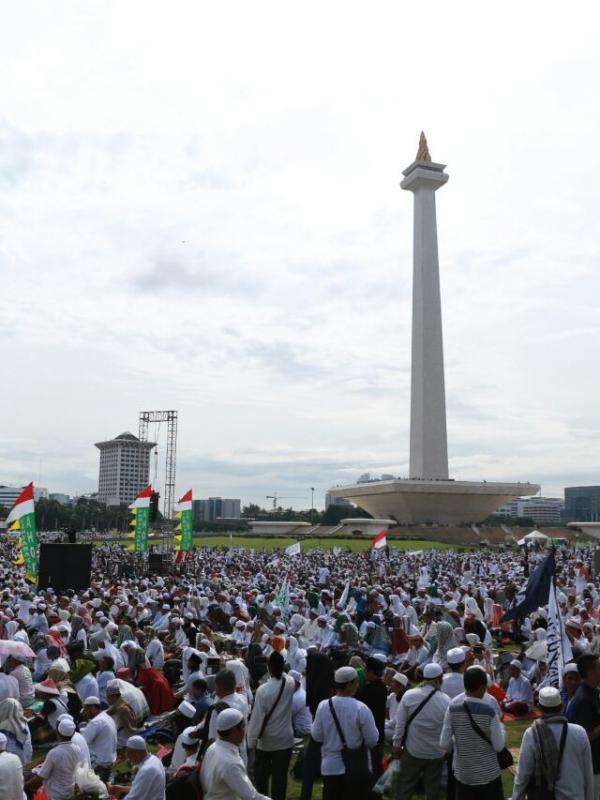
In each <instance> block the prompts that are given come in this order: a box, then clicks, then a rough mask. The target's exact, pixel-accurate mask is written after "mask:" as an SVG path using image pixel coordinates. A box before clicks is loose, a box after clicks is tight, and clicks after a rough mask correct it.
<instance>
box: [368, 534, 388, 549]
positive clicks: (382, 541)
mask: <svg viewBox="0 0 600 800" xmlns="http://www.w3.org/2000/svg"><path fill="white" fill-rule="evenodd" d="M371 541H372V542H373V549H374V550H380V549H381V548H382V547H385V546H386V544H387V531H379V533H376V534H375V536H373V538H372V539H371Z"/></svg>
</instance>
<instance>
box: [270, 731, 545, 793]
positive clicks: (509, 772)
mask: <svg viewBox="0 0 600 800" xmlns="http://www.w3.org/2000/svg"><path fill="white" fill-rule="evenodd" d="M531 724H532V720H525V721H523V722H509V723H507V724H506V725H505V727H506V746H507V747H508V748H509V750H511V752H512V754H513V756H514V759H515V764H514V766H512V767H510V768H509V769H506V770H504V772H503V773H502V785H503V788H504V797H505V798H507V797H510V796H511V795H512V789H513V783H514V773H515V770H516V766H517V759H518V749H519V746H520V744H521V739H522V738H523V733H524V732H525V731H526V730H527V728H528V727H529V726H530V725H531ZM294 758H295V756H294ZM301 788H302V787H301V784H300V783H298V781H295V780H294V779H293V778H292V777H291V776H290V778H289V780H288V790H287V799H286V800H299V799H300V790H301ZM321 795H322V789H321V783H320V781H319V782H317V783H316V784H315V786H314V788H313V793H312V800H321ZM440 797H441V798H443V797H445V791H443V792H442V793H441V795H440ZM415 800H423V796H422V795H415Z"/></svg>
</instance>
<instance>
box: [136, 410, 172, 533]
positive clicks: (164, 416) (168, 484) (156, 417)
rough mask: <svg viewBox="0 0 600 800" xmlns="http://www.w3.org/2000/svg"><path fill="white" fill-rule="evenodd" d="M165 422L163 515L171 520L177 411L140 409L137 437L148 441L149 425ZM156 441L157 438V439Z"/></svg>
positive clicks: (142, 440)
mask: <svg viewBox="0 0 600 800" xmlns="http://www.w3.org/2000/svg"><path fill="white" fill-rule="evenodd" d="M164 422H166V424H167V450H166V455H165V491H164V494H163V515H164V517H165V519H168V520H172V519H173V518H174V516H175V475H176V471H177V411H140V423H139V433H138V436H139V439H140V441H141V442H147V441H148V428H149V426H150V425H153V424H156V425H161V424H162V423H164ZM157 441H158V439H157Z"/></svg>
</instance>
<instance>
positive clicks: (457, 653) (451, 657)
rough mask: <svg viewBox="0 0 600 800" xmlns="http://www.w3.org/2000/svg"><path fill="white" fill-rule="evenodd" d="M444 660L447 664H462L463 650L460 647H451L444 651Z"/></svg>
mask: <svg viewBox="0 0 600 800" xmlns="http://www.w3.org/2000/svg"><path fill="white" fill-rule="evenodd" d="M446 660H447V662H448V663H449V664H462V663H463V661H464V660H465V651H464V650H463V649H462V647H453V648H452V649H451V650H448V652H447V653H446Z"/></svg>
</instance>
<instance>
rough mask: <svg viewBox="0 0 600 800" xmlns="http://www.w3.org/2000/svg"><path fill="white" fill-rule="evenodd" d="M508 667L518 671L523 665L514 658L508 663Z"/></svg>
mask: <svg viewBox="0 0 600 800" xmlns="http://www.w3.org/2000/svg"><path fill="white" fill-rule="evenodd" d="M510 666H511V667H516V668H517V669H519V670H520V669H523V664H521V662H520V661H518V660H517V659H516V658H513V660H512V661H511V662H510Z"/></svg>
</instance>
